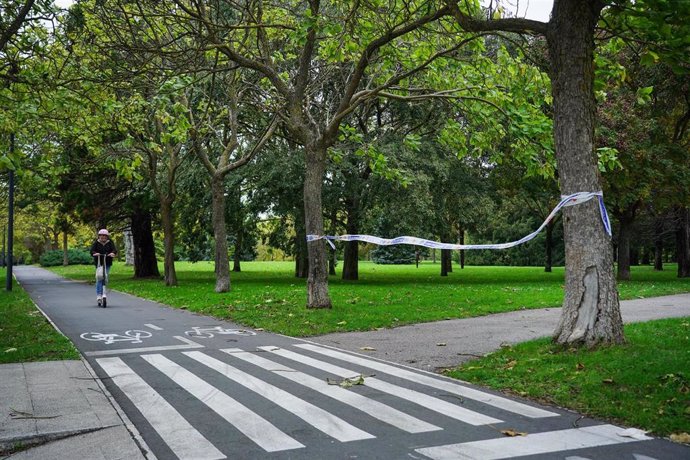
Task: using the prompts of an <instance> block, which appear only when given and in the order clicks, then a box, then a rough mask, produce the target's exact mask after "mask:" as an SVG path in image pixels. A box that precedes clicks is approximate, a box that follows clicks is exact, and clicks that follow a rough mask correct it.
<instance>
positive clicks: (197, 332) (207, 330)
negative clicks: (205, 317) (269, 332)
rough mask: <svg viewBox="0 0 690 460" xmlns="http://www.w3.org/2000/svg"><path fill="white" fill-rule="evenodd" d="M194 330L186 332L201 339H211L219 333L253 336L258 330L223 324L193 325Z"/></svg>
mask: <svg viewBox="0 0 690 460" xmlns="http://www.w3.org/2000/svg"><path fill="white" fill-rule="evenodd" d="M192 329H193V330H191V331H185V334H187V335H188V336H189V337H195V338H199V339H210V338H212V337H213V336H214V335H215V334H219V335H245V336H251V335H256V332H254V331H248V330H246V329H226V328H224V327H221V326H212V327H204V326H201V327H198V326H193V327H192Z"/></svg>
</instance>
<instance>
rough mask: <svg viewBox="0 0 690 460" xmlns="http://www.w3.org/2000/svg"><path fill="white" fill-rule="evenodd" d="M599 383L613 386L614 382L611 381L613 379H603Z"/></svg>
mask: <svg viewBox="0 0 690 460" xmlns="http://www.w3.org/2000/svg"><path fill="white" fill-rule="evenodd" d="M601 383H605V384H607V385H613V384H614V383H615V382H614V381H613V379H603V380H602V381H601Z"/></svg>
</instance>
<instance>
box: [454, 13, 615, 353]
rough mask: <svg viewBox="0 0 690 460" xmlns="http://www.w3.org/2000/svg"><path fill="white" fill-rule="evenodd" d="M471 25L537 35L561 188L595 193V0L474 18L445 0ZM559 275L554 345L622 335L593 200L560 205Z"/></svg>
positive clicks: (608, 249) (606, 242)
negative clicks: (544, 54) (521, 15)
mask: <svg viewBox="0 0 690 460" xmlns="http://www.w3.org/2000/svg"><path fill="white" fill-rule="evenodd" d="M448 4H449V6H450V8H451V10H452V12H453V15H454V17H455V19H456V20H457V21H458V23H459V24H460V25H462V27H463V28H465V29H467V30H472V31H488V30H490V31H507V32H517V33H536V34H540V35H543V36H544V37H545V38H546V42H547V45H548V50H549V64H550V66H549V76H550V77H551V88H552V95H553V111H554V141H555V151H556V160H557V165H558V177H559V182H560V188H561V193H562V194H564V195H567V194H571V193H575V192H596V191H600V190H601V180H600V177H599V172H598V168H597V162H596V157H595V153H594V114H595V107H596V105H595V100H594V65H593V63H594V33H595V26H596V24H597V20H598V19H599V15H600V13H601V10H602V9H603V7H604V6H605V2H603V1H589V2H582V1H580V0H555V2H554V6H553V10H552V12H551V19H550V21H549V22H548V23H542V22H538V21H531V20H526V19H518V18H506V19H497V20H477V19H475V18H474V17H471V16H469V15H467V14H465V13H463V12H462V11H461V10H460V9H459V8H458V5H457V4H456V3H455V2H448ZM563 215H564V230H565V252H566V280H565V298H564V301H563V313H562V315H561V318H560V321H559V324H558V326H557V328H556V330H555V332H554V340H555V341H556V342H557V343H561V344H571V345H578V344H579V345H586V346H590V347H591V346H595V345H598V344H602V343H621V342H623V341H624V335H623V321H622V319H621V315H620V303H619V299H618V291H617V288H616V280H615V276H614V273H613V251H612V246H611V241H610V238H609V237H608V235H607V234H606V231H605V228H604V226H603V225H602V222H601V216H600V214H599V209H598V205H597V203H596V201H595V200H593V201H589V202H587V203H585V204H580V205H578V206H572V207H568V208H565V209H564V212H563Z"/></svg>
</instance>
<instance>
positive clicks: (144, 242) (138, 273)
mask: <svg viewBox="0 0 690 460" xmlns="http://www.w3.org/2000/svg"><path fill="white" fill-rule="evenodd" d="M131 229H132V243H133V245H134V277H135V278H151V277H156V278H158V277H160V276H161V275H160V272H159V271H158V261H157V260H156V247H155V245H154V243H153V232H152V230H151V213H150V212H148V211H144V210H137V211H134V213H133V214H132V224H131Z"/></svg>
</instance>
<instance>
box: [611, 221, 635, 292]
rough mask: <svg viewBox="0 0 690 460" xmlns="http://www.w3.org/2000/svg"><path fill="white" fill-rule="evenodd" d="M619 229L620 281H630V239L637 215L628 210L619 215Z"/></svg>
mask: <svg viewBox="0 0 690 460" xmlns="http://www.w3.org/2000/svg"><path fill="white" fill-rule="evenodd" d="M616 217H617V218H618V222H619V224H620V225H619V227H618V258H617V259H618V279H619V280H621V281H629V280H630V237H631V233H632V225H633V222H634V221H635V213H634V211H631V210H626V211H625V212H622V213H617V215H616Z"/></svg>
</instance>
